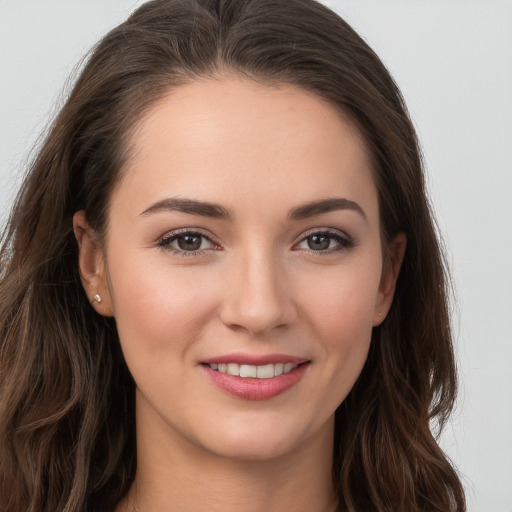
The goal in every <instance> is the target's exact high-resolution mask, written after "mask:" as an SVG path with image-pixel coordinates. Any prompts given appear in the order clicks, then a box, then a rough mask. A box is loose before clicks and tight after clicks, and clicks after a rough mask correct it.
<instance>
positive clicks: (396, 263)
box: [373, 233, 407, 327]
mask: <svg viewBox="0 0 512 512" xmlns="http://www.w3.org/2000/svg"><path fill="white" fill-rule="evenodd" d="M406 245H407V237H406V235H405V233H399V234H398V235H396V236H395V238H393V240H392V241H391V242H390V243H389V246H388V257H387V258H386V261H385V262H384V266H383V269H382V276H381V279H380V284H379V292H378V295H377V302H376V304H375V311H374V317H373V326H374V327H375V326H377V325H380V324H381V323H382V322H383V321H384V319H385V318H386V316H387V314H388V312H389V309H390V308H391V303H392V302H393V296H394V295H395V288H396V280H397V279H398V274H399V273H400V268H401V266H402V261H403V260H404V254H405V248H406Z"/></svg>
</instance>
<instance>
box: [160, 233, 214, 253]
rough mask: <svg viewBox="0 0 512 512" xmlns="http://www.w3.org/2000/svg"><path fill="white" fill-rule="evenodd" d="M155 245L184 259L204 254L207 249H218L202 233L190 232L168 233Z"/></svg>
mask: <svg viewBox="0 0 512 512" xmlns="http://www.w3.org/2000/svg"><path fill="white" fill-rule="evenodd" d="M157 245H158V246H159V247H162V248H164V249H165V250H167V251H170V252H172V253H174V254H177V255H178V256H184V257H187V256H197V255H200V254H204V252H205V250H209V249H219V247H218V246H217V245H216V244H214V243H213V242H212V240H211V239H210V238H208V237H207V236H206V235H204V234H203V233H200V232H197V231H190V230H184V231H179V232H173V233H168V234H166V235H165V236H163V237H162V238H161V239H160V240H159V241H158V244H157Z"/></svg>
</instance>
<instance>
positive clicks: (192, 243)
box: [178, 235, 201, 251]
mask: <svg viewBox="0 0 512 512" xmlns="http://www.w3.org/2000/svg"><path fill="white" fill-rule="evenodd" d="M178 246H179V248H180V249H183V250H185V251H187V250H192V251H195V250H197V249H199V247H201V237H200V236H196V235H183V236H180V237H179V238H178Z"/></svg>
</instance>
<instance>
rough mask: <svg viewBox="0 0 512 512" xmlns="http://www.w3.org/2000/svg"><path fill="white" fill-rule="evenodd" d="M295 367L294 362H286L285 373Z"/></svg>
mask: <svg viewBox="0 0 512 512" xmlns="http://www.w3.org/2000/svg"><path fill="white" fill-rule="evenodd" d="M294 368H295V365H294V364H293V363H285V364H284V366H283V373H288V372H291V371H292V370H293V369H294Z"/></svg>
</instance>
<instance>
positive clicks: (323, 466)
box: [117, 422, 336, 512]
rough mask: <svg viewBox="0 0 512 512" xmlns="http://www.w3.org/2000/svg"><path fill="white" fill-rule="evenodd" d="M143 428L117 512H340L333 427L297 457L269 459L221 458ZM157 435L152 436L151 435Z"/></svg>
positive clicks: (168, 433)
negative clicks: (134, 470)
mask: <svg viewBox="0 0 512 512" xmlns="http://www.w3.org/2000/svg"><path fill="white" fill-rule="evenodd" d="M146 427H148V426H146V425H139V423H138V424H137V457H138V458H137V474H136V477H135V481H134V483H133V485H132V487H131V489H130V491H129V493H128V496H127V497H126V499H125V500H124V501H123V503H122V504H120V506H119V507H118V509H117V512H154V511H157V510H158V511H159V512H176V511H182V510H188V511H202V510H211V511H222V512H235V511H236V512H239V511H240V510H244V512H261V510H265V511H266V512H282V511H283V510H297V511H307V512H334V510H335V509H336V495H335V491H334V487H333V483H332V476H331V468H332V439H333V435H332V432H333V422H329V423H328V424H326V425H325V431H324V432H323V433H322V434H323V435H318V436H316V438H315V439H311V440H308V441H307V442H304V443H302V445H301V447H299V448H297V449H296V450H294V451H293V452H292V453H287V454H285V455H281V456H279V457H276V458H270V459H268V458H267V459H263V460H240V459H236V458H228V457H223V456H219V455H218V454H214V453H211V452H208V451H205V450H204V449H202V448H200V447H197V446H195V445H193V444H192V443H190V442H188V441H186V440H184V439H183V438H182V437H180V438H178V437H176V436H175V435H174V433H173V432H172V431H169V428H168V427H167V426H166V425H162V426H161V428H160V429H156V430H155V428H154V423H153V424H152V425H151V431H149V429H148V428H146ZM149 434H151V435H149Z"/></svg>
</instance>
